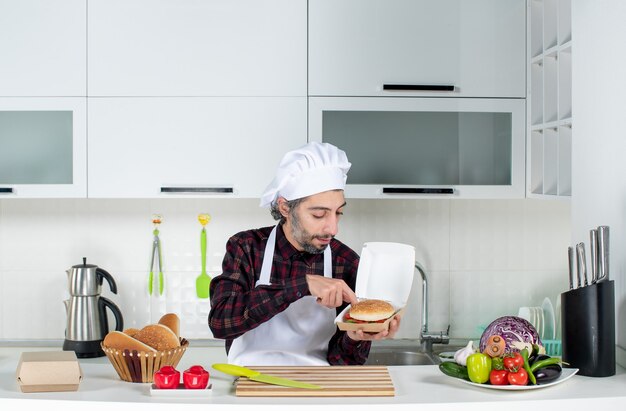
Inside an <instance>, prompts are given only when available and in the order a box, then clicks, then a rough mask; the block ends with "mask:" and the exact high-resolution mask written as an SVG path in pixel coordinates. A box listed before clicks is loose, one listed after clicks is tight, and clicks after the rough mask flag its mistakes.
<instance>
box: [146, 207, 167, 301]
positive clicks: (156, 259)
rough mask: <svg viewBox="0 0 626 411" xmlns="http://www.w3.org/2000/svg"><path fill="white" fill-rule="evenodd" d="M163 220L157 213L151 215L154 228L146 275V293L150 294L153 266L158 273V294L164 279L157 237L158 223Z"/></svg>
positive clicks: (161, 289) (159, 242)
mask: <svg viewBox="0 0 626 411" xmlns="http://www.w3.org/2000/svg"><path fill="white" fill-rule="evenodd" d="M162 221H163V218H162V217H161V216H160V215H159V214H155V215H153V216H152V224H154V230H152V235H153V236H154V238H153V240H152V260H151V262H150V275H149V276H148V294H149V295H152V290H153V286H154V273H155V266H156V268H157V270H158V271H157V272H158V273H159V295H163V289H164V279H163V268H162V267H163V266H162V263H163V260H162V259H161V239H160V238H159V224H161V222H162Z"/></svg>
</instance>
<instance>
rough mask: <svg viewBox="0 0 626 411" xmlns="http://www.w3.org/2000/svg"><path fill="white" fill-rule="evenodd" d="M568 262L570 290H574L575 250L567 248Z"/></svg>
mask: <svg viewBox="0 0 626 411" xmlns="http://www.w3.org/2000/svg"><path fill="white" fill-rule="evenodd" d="M567 261H568V263H569V289H570V290H573V289H574V270H575V269H576V267H575V266H574V248H573V247H567Z"/></svg>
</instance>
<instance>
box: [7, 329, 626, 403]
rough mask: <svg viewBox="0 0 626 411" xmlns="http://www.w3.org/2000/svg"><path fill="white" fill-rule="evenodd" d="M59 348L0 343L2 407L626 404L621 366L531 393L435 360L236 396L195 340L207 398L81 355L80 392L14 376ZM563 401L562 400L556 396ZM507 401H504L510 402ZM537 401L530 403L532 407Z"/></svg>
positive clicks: (190, 353) (216, 350)
mask: <svg viewBox="0 0 626 411" xmlns="http://www.w3.org/2000/svg"><path fill="white" fill-rule="evenodd" d="M48 350H60V346H47V347H45V346H37V347H32V346H28V347H24V346H21V347H20V346H15V347H0V408H1V409H18V408H17V407H24V406H29V407H30V406H40V407H45V408H46V410H51V409H63V410H65V411H68V410H79V409H80V410H84V409H85V408H89V409H90V410H104V409H113V408H120V407H122V408H123V409H128V408H129V407H128V406H129V405H130V404H131V403H132V408H133V410H166V409H167V410H170V411H171V410H172V404H176V410H179V409H183V410H191V409H194V410H200V409H202V410H204V411H206V409H207V407H208V406H210V407H211V408H212V409H227V410H232V409H237V410H240V409H241V410H243V409H246V410H248V409H254V410H255V411H258V410H277V409H293V407H294V405H297V406H298V409H299V410H300V409H307V408H313V407H315V408H316V409H317V408H319V407H320V406H323V407H324V410H325V411H326V410H342V411H346V410H349V409H355V408H356V407H357V406H358V408H359V409H360V410H361V409H365V410H368V409H375V408H376V409H380V407H381V406H383V407H392V408H393V410H403V409H409V408H411V409H414V408H415V405H416V404H417V405H419V406H420V410H439V409H442V408H445V409H446V410H457V409H458V410H481V411H483V410H491V409H493V410H496V409H497V410H499V411H501V410H502V408H503V407H506V409H507V411H510V410H511V409H513V410H517V409H519V410H522V409H523V410H525V411H527V410H528V409H542V408H544V407H553V408H558V409H561V408H562V407H563V408H565V407H567V408H568V410H569V411H571V410H577V409H581V410H582V409H585V410H588V409H590V408H591V407H593V408H595V409H598V408H600V407H619V408H620V409H621V407H623V404H624V403H626V370H624V369H623V368H621V367H619V366H618V367H617V374H616V375H615V376H612V377H605V378H591V377H583V376H578V375H576V376H574V377H572V378H571V379H570V380H568V381H565V382H563V383H562V384H559V385H555V386H551V387H546V388H542V389H537V390H528V391H496V390H489V389H486V388H480V387H474V386H470V385H468V384H465V383H463V382H461V381H457V380H455V379H453V378H450V377H447V376H445V375H443V374H442V373H441V372H440V371H439V370H438V368H437V366H426V365H421V366H394V367H389V373H390V375H391V378H392V379H393V382H394V386H395V389H396V395H395V397H347V398H341V397H332V398H311V397H297V398H241V397H236V396H235V394H234V387H233V385H232V382H233V378H232V377H230V376H227V375H224V374H222V373H219V372H217V371H214V370H213V369H212V368H211V364H213V363H217V362H226V355H225V353H224V349H223V347H221V346H219V347H218V346H194V343H193V341H192V342H191V344H190V347H189V348H188V350H187V352H186V353H185V355H184V356H183V358H182V359H181V361H180V364H179V365H178V367H177V368H178V369H180V370H184V369H186V368H188V367H189V366H191V365H194V364H200V365H202V366H204V367H205V368H207V369H209V371H210V372H211V383H212V384H213V389H212V393H211V395H210V396H207V397H205V398H197V399H196V398H180V397H179V398H171V399H170V398H164V397H152V396H151V395H150V392H149V386H150V384H136V383H128V382H124V381H121V380H120V379H119V377H118V375H117V373H116V372H115V370H114V368H113V366H112V365H111V364H110V363H109V361H108V359H107V358H106V357H100V358H91V359H80V366H81V369H82V372H83V380H82V382H81V384H80V387H79V389H78V391H75V392H56V393H30V394H26V393H22V392H21V391H20V390H19V387H18V386H17V382H16V381H15V371H16V368H17V363H18V360H19V357H20V354H21V353H22V352H26V351H48ZM556 401H558V402H556ZM505 403H506V404H505ZM531 407H532V408H531Z"/></svg>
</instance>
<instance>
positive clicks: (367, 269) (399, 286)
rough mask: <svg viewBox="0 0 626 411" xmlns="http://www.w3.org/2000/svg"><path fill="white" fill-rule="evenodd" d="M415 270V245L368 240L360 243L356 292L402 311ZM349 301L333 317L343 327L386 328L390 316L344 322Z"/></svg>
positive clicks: (356, 328) (367, 330) (360, 297)
mask: <svg viewBox="0 0 626 411" xmlns="http://www.w3.org/2000/svg"><path fill="white" fill-rule="evenodd" d="M414 274H415V247H413V246H411V245H407V244H401V243H387V242H370V243H365V244H364V245H363V250H362V251H361V259H360V262H359V268H358V271H357V277H356V287H355V294H356V296H357V297H358V298H359V299H369V298H376V299H379V300H385V301H387V302H389V303H390V304H391V305H393V307H394V308H395V309H396V314H400V315H401V314H402V312H403V311H404V307H405V306H406V304H407V302H408V299H409V294H410V293H411V286H412V285H413V277H414ZM350 307H351V306H350V305H348V306H347V307H346V308H345V309H344V310H343V311H341V313H340V314H339V315H338V316H337V318H335V324H337V327H339V329H340V330H342V331H356V330H359V329H361V330H363V331H365V332H380V331H384V330H386V329H387V328H389V322H390V321H391V318H393V316H392V317H390V318H388V319H387V320H386V321H385V322H383V323H346V322H344V321H343V318H344V316H345V314H346V313H347V312H348V311H349V310H350Z"/></svg>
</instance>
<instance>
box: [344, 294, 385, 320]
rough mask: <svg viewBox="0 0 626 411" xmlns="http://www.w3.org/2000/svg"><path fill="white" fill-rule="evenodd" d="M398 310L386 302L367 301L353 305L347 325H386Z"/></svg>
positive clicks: (348, 314) (348, 315)
mask: <svg viewBox="0 0 626 411" xmlns="http://www.w3.org/2000/svg"><path fill="white" fill-rule="evenodd" d="M395 312H396V309H395V308H393V305H391V304H389V303H388V302H387V301H384V300H377V299H367V300H361V301H359V302H357V303H355V304H352V306H351V308H350V310H349V311H348V312H347V313H346V316H345V318H344V321H345V322H347V323H357V324H359V323H384V322H385V321H387V319H388V318H389V317H391V316H392V315H394V314H395Z"/></svg>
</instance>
